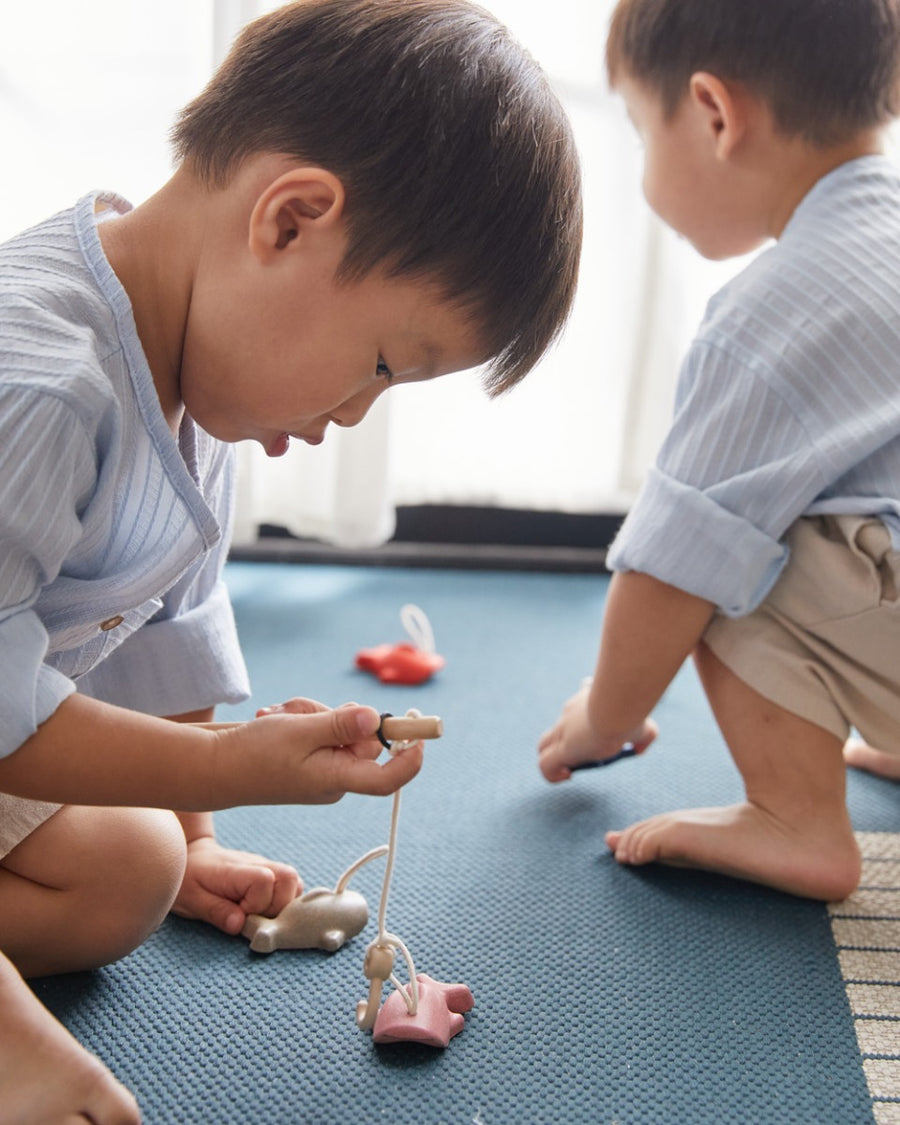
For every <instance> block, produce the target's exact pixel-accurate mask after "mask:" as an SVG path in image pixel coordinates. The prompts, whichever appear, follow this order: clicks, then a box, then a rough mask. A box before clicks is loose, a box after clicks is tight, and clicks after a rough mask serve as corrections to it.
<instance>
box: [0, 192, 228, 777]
mask: <svg viewBox="0 0 900 1125" xmlns="http://www.w3.org/2000/svg"><path fill="white" fill-rule="evenodd" d="M104 209H105V210H106V211H107V213H108V214H114V213H115V211H124V210H127V209H128V205H127V204H126V203H124V201H122V200H120V199H118V198H117V197H115V196H111V195H99V194H95V195H91V196H88V197H86V198H84V199H82V200H81V201H80V202H79V203H78V204H77V206H76V207H75V208H74V209H73V210H71V211H66V212H63V213H62V214H60V215H57V216H55V217H54V218H52V219H50V220H48V221H47V222H45V223H43V224H41V225H40V226H37V227H35V228H34V229H32V230H30V231H26V232H25V233H24V234H22V235H19V236H18V237H17V238H15V239H13V240H12V241H10V242H7V243H5V244H4V245H3V246H0V715H2V718H3V722H2V723H0V755H3V754H8V753H10V752H12V751H13V750H15V749H16V748H17V747H18V746H20V745H21V744H22V742H24V741H25V740H26V739H27V738H28V737H29V736H30V735H31V734H33V733H34V731H35V730H36V729H37V726H38V725H39V724H40V723H42V722H43V721H44V720H45V719H47V718H48V717H49V716H50V715H51V714H52V713H53V712H54V711H55V710H56V708H57V707H58V706H59V704H60V702H61V701H62V700H63V699H65V698H66V697H67V696H68V695H69V694H70V693H71V692H72V691H74V690H76V689H75V681H76V680H77V681H78V690H79V691H82V692H84V693H86V694H89V695H93V696H95V697H97V698H100V699H105V700H107V701H109V702H113V703H117V704H119V705H121V706H124V707H130V708H133V709H136V710H140V711H145V712H148V713H151V714H159V715H163V714H179V713H183V712H186V711H192V710H196V709H199V708H203V707H208V706H212V705H213V704H215V703H220V702H237V701H238V700H240V699H243V698H246V695H247V692H248V684H247V675H246V669H245V667H244V663H243V660H242V658H241V655H240V650H239V646H238V641H237V634H236V631H235V626H234V618H233V615H232V612H231V607H230V604H229V601H228V597H227V593H226V591H225V587H224V584H223V582H222V578H221V571H222V566H223V564H224V561H225V552H226V550H227V544H228V536H229V534H230V525H231V504H232V494H233V472H234V467H233V457H232V452H233V451H232V448H231V447H230V446H226V445H224V444H223V443H221V442H218V441H215V440H214V439H213V438H211V437H210V436H209V435H208V434H205V433H204V432H203V431H201V430H200V429H199V428H197V427H196V426H194V425H193V423H192V422H191V420H190V419H186V420H185V422H184V424H183V426H182V429H181V434H180V438H179V440H178V441H177V442H176V440H175V438H174V437H173V436H172V434H171V432H170V430H169V428H168V425H167V423H166V421H165V418H164V417H163V413H162V410H161V407H160V404H159V400H158V398H157V395H156V390H155V387H154V383H153V377H152V375H151V373H150V369H149V367H148V365H147V361H146V358H145V356H144V352H143V349H142V347H141V344H140V340H139V338H138V334H137V330H136V328H135V324H134V319H133V316H132V311H131V305H130V302H129V300H128V296H127V294H126V293H125V290H124V289H123V288H122V286H121V284H120V283H119V281H118V278H117V277H116V276H115V274H114V273H113V271H112V269H111V267H110V265H109V263H108V262H107V260H106V257H105V255H104V253H103V249H102V246H101V244H100V240H99V238H98V236H97V218H98V216H97V214H96V213H95V212H99V211H102V210H104ZM111 221H115V219H114V218H113V219H111Z"/></svg>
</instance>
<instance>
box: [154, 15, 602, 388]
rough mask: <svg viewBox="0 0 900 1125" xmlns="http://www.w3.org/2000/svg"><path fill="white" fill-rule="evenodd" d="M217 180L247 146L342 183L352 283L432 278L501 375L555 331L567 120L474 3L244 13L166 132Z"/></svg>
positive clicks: (572, 259) (574, 222)
mask: <svg viewBox="0 0 900 1125" xmlns="http://www.w3.org/2000/svg"><path fill="white" fill-rule="evenodd" d="M173 140H174V144H175V150H176V154H177V156H178V157H179V158H180V159H181V160H183V161H184V162H185V163H186V165H187V166H188V167H189V168H190V169H192V170H193V171H194V173H195V174H196V175H197V176H199V177H200V178H201V180H202V181H203V182H205V183H207V184H209V185H211V186H214V187H215V186H223V185H225V184H227V183H228V182H229V179H230V177H231V176H232V175H233V173H234V172H235V170H236V169H237V167H238V165H239V164H240V163H241V162H242V161H243V160H244V159H246V158H247V157H248V156H250V155H252V154H254V153H258V152H275V153H284V154H287V155H289V156H293V157H296V158H297V159H300V160H305V161H311V162H313V163H315V164H318V165H319V166H321V167H323V168H327V169H328V170H329V171H331V172H333V173H334V174H335V175H336V176H338V177H339V179H340V180H341V181H342V183H343V185H344V188H345V191H346V221H347V227H348V248H347V252H346V255H345V258H344V261H343V263H342V265H341V267H340V271H339V273H340V276H341V277H342V278H343V279H345V280H353V279H356V278H359V277H361V276H363V275H365V274H366V273H368V272H369V271H370V270H371V269H373V268H374V267H376V266H379V267H381V268H384V269H386V270H387V271H388V272H389V274H390V275H391V276H396V277H422V278H432V279H434V278H436V279H437V280H438V282H439V283H440V285H441V287H442V290H443V292H444V295H445V297H446V298H447V299H449V300H451V301H454V302H456V303H458V304H459V305H460V306H461V307H463V308H464V309H465V310H466V311H467V312H468V313H470V315H471V316H472V318H473V322H474V324H475V326H476V327H477V328H478V329H479V330H480V331H481V333H482V335H483V337H484V339H485V341H486V343H487V346H488V348H489V350H490V362H489V364H488V368H487V373H486V375H485V383H486V386H487V387H488V389H489V391H490V392H491V393H492V394H496V393H499V392H500V391H503V390H506V389H507V388H508V387H510V386H512V385H513V384H515V383H516V382H518V380H519V379H521V378H522V376H523V375H525V374H526V372H527V371H529V370H530V369H531V367H533V366H534V364H535V363H536V362H537V360H538V359H539V358H540V357H541V355H542V354H543V353H544V352H545V350H546V349H547V347H548V346H549V345H550V344H551V343H552V342H553V340H554V339H555V338H556V337H557V335H558V334H559V332H560V330H561V328H562V326H563V324H564V322H565V320H566V317H567V315H568V312H569V309H570V306H571V302H572V297H573V294H574V290H575V284H576V277H577V272H578V261H579V253H580V247H581V226H582V218H581V174H580V168H579V161H578V156H577V152H576V149H575V145H574V141H573V137H572V133H571V128H570V125H569V122H568V119H567V117H566V115H565V113H564V111H563V109H562V107H561V106H560V104H559V101H558V100H557V98H556V97H555V95H554V94H553V93H552V92H551V90H550V88H549V85H548V83H547V80H546V78H545V76H544V74H543V72H542V71H541V69H540V68H539V67H538V65H537V64H536V63H535V62H534V60H533V59H532V58H531V57H530V56H529V55H528V54H527V53H526V52H525V51H523V50H522V48H521V47H519V46H518V44H517V43H516V42H515V41H514V40H513V39H512V38H511V36H510V35H509V33H508V32H507V30H506V29H505V28H504V27H503V25H502V24H500V23H499V22H498V21H497V20H496V19H495V18H494V17H493V16H491V15H489V14H488V13H487V12H485V11H484V10H482V9H481V8H478V7H476V6H475V5H473V4H470V3H468V2H467V0H301V2H299V3H294V4H288V5H286V6H285V7H283V8H279V9H277V10H275V11H274V12H272V13H270V14H269V15H266V16H263V17H262V18H261V19H258V20H256V21H255V22H253V23H252V24H250V25H249V26H248V27H247V28H245V30H244V31H243V32H242V34H241V35H240V36H239V37H238V39H237V40H236V42H235V45H234V47H233V48H232V51H231V53H230V54H229V55H228V57H227V58H226V60H225V61H224V63H223V64H222V66H221V67H220V68H219V70H218V72H217V73H216V74H215V75H214V76H213V78H212V80H211V82H210V83H209V85H208V86H207V88H206V89H205V90H204V91H203V93H202V94H200V96H199V97H198V98H196V99H195V100H194V101H193V102H192V103H191V104H190V105H188V106H187V107H186V108H185V109H184V110H183V112H182V114H181V116H180V118H179V120H178V122H177V124H176V126H175V128H174V130H173Z"/></svg>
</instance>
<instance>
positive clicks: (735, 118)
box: [688, 70, 749, 160]
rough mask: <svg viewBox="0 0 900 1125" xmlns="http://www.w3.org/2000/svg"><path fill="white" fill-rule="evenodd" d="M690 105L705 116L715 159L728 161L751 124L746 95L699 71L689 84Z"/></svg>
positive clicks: (733, 85)
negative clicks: (713, 146)
mask: <svg viewBox="0 0 900 1125" xmlns="http://www.w3.org/2000/svg"><path fill="white" fill-rule="evenodd" d="M688 89H689V97H690V99H691V104H692V105H693V106H694V108H695V110H697V111H698V112H699V113H700V114H701V115H702V117H703V120H704V123H705V127H706V129H707V130H708V132H709V137H710V139H711V140H712V142H713V144H714V145H715V152H716V156H717V157H718V159H720V160H727V159H728V158H729V157H730V156H731V155H732V154H733V153H734V151H735V149H736V148H737V147H738V145H739V144H740V143H741V141H742V140H743V139H744V135H745V134H746V132H747V126H748V123H749V118H748V106H747V104H746V96H745V94H744V92H743V91H742V90H741V89H740V88H739V87H737V86H736V85H735V84H734V83H727V82H723V81H722V79H721V78H717V77H716V76H715V75H714V74H708V73H707V72H706V71H702V70H701V71H697V73H696V74H692V75H691V78H690V82H689V86H688Z"/></svg>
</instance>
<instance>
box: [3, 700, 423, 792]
mask: <svg viewBox="0 0 900 1125" xmlns="http://www.w3.org/2000/svg"><path fill="white" fill-rule="evenodd" d="M379 721H380V719H379V715H378V712H377V711H375V710H374V709H373V708H371V707H356V706H354V707H343V708H338V709H336V710H333V711H321V712H317V713H315V714H309V715H294V714H286V713H279V714H274V715H268V716H265V717H263V718H260V719H256V720H254V721H253V722H249V723H244V724H242V725H240V726H235V727H232V728H228V729H225V730H208V729H204V728H203V727H200V726H194V725H192V724H190V723H173V722H170V721H168V720H167V719H159V718H154V717H152V716H148V715H141V714H138V713H137V712H133V711H127V710H124V709H123V708H119V707H113V706H111V705H110V704H106V703H100V702H98V701H96V700H93V699H89V698H87V697H85V696H82V695H78V694H77V693H76V694H75V695H71V696H69V697H68V698H67V699H66V700H64V702H63V703H62V704H61V705H60V706H59V708H58V709H57V710H56V712H55V713H54V714H53V715H52V716H51V717H50V718H49V719H48V720H47V721H46V722H45V723H43V724H42V725H41V726H40V727H39V728H38V730H37V732H36V733H35V734H33V735H32V737H31V738H30V739H28V741H27V742H25V743H24V744H23V745H22V746H21V747H19V749H18V750H16V751H15V752H14V753H12V754H10V755H9V756H8V757H6V758H4V759H2V760H0V791H4V792H8V793H13V794H16V795H18V796H23V797H32V798H36V799H42V800H48V801H59V802H62V803H64V804H86V805H138V806H145V807H150V808H169V809H179V810H183V811H185V812H204V811H207V810H209V809H222V808H230V807H232V806H234V805H239V804H276V803H277V804H282V803H285V804H287V803H294V802H296V803H326V802H331V801H335V800H337V799H338V798H339V797H341V796H342V795H343V794H344V793H345V792H349V791H354V792H360V793H372V794H376V795H379V794H385V793H390V792H393V791H394V790H395V789H397V788H398V787H399V786H400V785H402V784H405V782H406V781H409V780H410V778H412V777H413V776H415V774H416V773H417V772H418V769H419V767H420V766H421V762H422V754H421V749H420V748H417V747H413V748H412V749H411V750H409V751H407V752H404V753H403V754H398V755H397V756H396V757H393V758H391V759H390V760H389V761H387V762H385V763H384V764H383V765H381V764H379V763H378V762H377V761H376V760H375V759H376V758H377V757H378V755H379V753H380V752H381V749H382V747H381V745H380V743H379V742H378V740H377V739H376V738H375V731H376V729H377V728H378V724H379Z"/></svg>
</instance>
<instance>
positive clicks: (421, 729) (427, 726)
mask: <svg viewBox="0 0 900 1125" xmlns="http://www.w3.org/2000/svg"><path fill="white" fill-rule="evenodd" d="M381 733H382V734H383V735H384V737H385V738H386V739H387V740H388V741H389V742H393V741H394V740H395V739H400V740H402V741H404V742H409V741H415V740H416V739H419V738H440V737H441V735H442V734H443V733H444V724H443V722H442V721H441V720H440V719H439V718H438V717H437V715H388V716H386V717H385V718H383V719H382V720H381Z"/></svg>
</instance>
